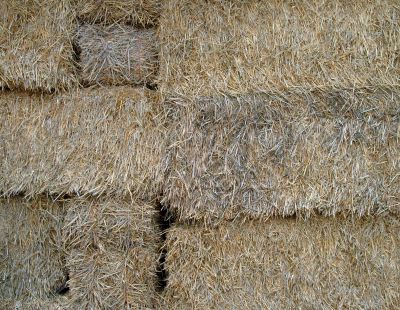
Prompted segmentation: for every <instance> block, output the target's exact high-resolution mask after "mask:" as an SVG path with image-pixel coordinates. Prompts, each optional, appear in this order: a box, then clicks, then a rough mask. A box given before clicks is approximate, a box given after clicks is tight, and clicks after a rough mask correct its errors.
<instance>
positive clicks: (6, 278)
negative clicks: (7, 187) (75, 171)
mask: <svg viewBox="0 0 400 310" xmlns="http://www.w3.org/2000/svg"><path fill="white" fill-rule="evenodd" d="M63 217H64V211H63V207H62V205H58V204H55V203H53V202H51V201H49V200H47V199H45V198H37V199H35V200H32V201H25V200H22V199H21V198H12V199H9V200H5V199H2V200H0V303H1V302H2V301H1V300H6V299H9V300H10V301H15V300H18V299H25V298H28V299H41V298H48V297H50V296H52V295H53V294H56V292H57V290H58V289H59V288H60V287H61V286H62V285H63V283H64V281H66V272H65V268H64V267H65V266H64V265H65V261H64V256H63V244H62V239H61V233H62V225H63V220H64V218H63Z"/></svg>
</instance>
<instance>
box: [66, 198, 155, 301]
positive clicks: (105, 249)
mask: <svg viewBox="0 0 400 310" xmlns="http://www.w3.org/2000/svg"><path fill="white" fill-rule="evenodd" d="M67 208H68V210H67V216H66V221H65V223H66V224H65V226H64V236H65V240H66V250H67V253H68V256H67V266H68V271H69V276H70V280H69V286H70V289H71V296H70V306H71V307H72V308H73V307H74V306H76V307H77V308H79V309H145V308H146V309H151V308H152V307H153V302H154V298H155V296H156V287H157V277H156V274H155V273H156V269H157V261H158V252H159V247H160V245H159V240H160V238H159V231H158V227H157V225H156V222H155V220H156V218H155V216H156V211H155V208H154V207H153V206H151V205H147V204H143V203H139V202H134V201H131V200H130V199H127V200H121V199H113V198H111V197H108V198H99V199H90V200H88V199H85V200H83V199H72V200H71V201H69V202H68V203H67Z"/></svg>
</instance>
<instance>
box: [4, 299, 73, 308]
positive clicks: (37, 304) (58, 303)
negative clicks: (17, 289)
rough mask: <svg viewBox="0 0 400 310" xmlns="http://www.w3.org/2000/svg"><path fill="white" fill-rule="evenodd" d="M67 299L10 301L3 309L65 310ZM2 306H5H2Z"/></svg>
mask: <svg viewBox="0 0 400 310" xmlns="http://www.w3.org/2000/svg"><path fill="white" fill-rule="evenodd" d="M66 305H67V298H66V297H55V298H48V299H33V300H24V299H22V300H18V301H8V302H7V303H5V304H4V307H3V308H1V309H4V310H65V309H66V308H65V306H66ZM0 306H3V305H2V304H0Z"/></svg>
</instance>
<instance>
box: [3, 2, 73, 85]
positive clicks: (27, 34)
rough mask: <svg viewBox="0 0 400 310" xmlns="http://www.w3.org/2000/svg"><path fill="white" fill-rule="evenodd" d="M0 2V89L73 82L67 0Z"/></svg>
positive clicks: (70, 26) (71, 32) (71, 10)
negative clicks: (0, 13)
mask: <svg viewBox="0 0 400 310" xmlns="http://www.w3.org/2000/svg"><path fill="white" fill-rule="evenodd" d="M1 2H2V3H1V4H0V9H1V12H2V15H1V17H0V88H11V89H16V88H22V89H27V90H44V91H53V90H63V89H68V88H71V87H72V86H74V85H76V84H77V79H76V76H75V66H74V61H73V57H74V51H73V47H72V42H71V40H72V36H73V32H74V27H75V21H74V14H73V9H72V7H71V6H70V1H69V0H61V1H60V0H46V1H44V0H8V1H1Z"/></svg>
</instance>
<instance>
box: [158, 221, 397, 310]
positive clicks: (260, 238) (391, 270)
mask: <svg viewBox="0 0 400 310" xmlns="http://www.w3.org/2000/svg"><path fill="white" fill-rule="evenodd" d="M399 229H400V221H399V219H398V218H396V217H391V216H386V217H385V216H382V217H376V218H372V217H370V218H365V219H362V220H361V219H359V220H349V219H348V220H339V219H338V218H336V219H334V218H328V219H327V218H322V217H316V218H313V219H312V220H310V221H305V222H303V221H296V220H295V219H273V220H270V221H267V222H265V223H260V222H245V223H243V222H242V223H241V222H231V223H224V225H221V226H218V227H214V228H204V225H203V226H202V225H197V226H193V225H191V226H185V225H177V226H175V227H174V228H173V229H171V231H170V232H169V234H168V237H167V239H168V240H167V244H166V247H167V250H168V256H167V266H168V271H169V281H168V285H167V288H166V290H165V295H164V299H165V305H164V306H163V309H395V308H397V307H398V305H399V302H400V288H399V281H400V269H399V266H400V235H399Z"/></svg>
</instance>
